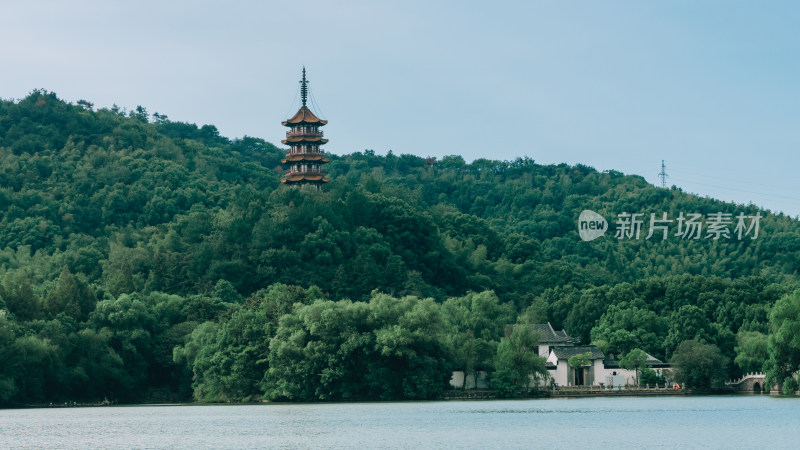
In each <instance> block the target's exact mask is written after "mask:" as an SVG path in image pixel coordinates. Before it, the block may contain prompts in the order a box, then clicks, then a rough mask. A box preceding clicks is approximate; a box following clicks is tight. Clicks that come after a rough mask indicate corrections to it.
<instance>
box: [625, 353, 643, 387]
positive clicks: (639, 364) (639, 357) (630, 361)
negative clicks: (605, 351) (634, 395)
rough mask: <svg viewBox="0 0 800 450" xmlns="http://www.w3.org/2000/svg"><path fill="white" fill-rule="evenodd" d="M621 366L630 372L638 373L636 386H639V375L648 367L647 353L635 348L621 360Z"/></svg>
mask: <svg viewBox="0 0 800 450" xmlns="http://www.w3.org/2000/svg"><path fill="white" fill-rule="evenodd" d="M619 364H620V365H621V366H622V367H623V368H625V369H628V370H633V371H635V373H636V385H637V386H639V375H640V373H641V372H642V370H643V369H645V368H646V367H647V353H645V352H644V350H641V349H638V348H635V349H633V350H631V351H629V352H628V353H627V354H626V355H625V356H623V357H622V358H621V359H620V360H619Z"/></svg>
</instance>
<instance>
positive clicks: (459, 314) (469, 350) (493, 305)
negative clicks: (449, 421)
mask: <svg viewBox="0 0 800 450" xmlns="http://www.w3.org/2000/svg"><path fill="white" fill-rule="evenodd" d="M442 314H443V317H444V320H445V324H446V325H447V328H448V329H447V332H446V333H445V338H444V339H445V342H446V343H447V346H448V351H449V352H450V354H451V355H452V357H453V364H454V365H455V367H456V368H457V369H460V370H462V371H464V375H465V376H464V383H466V379H467V375H469V374H472V375H473V376H474V377H476V378H475V379H477V372H478V371H481V370H486V371H492V369H493V363H494V361H493V360H494V355H495V354H496V353H497V344H498V343H499V341H500V339H502V337H503V333H504V330H505V327H506V325H507V324H509V323H511V322H513V321H514V309H513V306H512V305H510V304H501V303H500V299H499V298H498V297H497V295H496V294H495V293H494V292H492V291H485V292H481V293H469V294H467V295H466V296H464V297H451V298H449V299H447V300H446V301H445V302H444V303H443V304H442ZM463 387H464V386H463V385H462V388H463Z"/></svg>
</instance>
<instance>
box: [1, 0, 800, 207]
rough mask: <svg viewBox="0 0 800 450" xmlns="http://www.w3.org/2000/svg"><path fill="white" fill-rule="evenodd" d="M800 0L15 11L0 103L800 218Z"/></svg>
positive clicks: (47, 6)
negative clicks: (679, 193) (141, 116)
mask: <svg viewBox="0 0 800 450" xmlns="http://www.w3.org/2000/svg"><path fill="white" fill-rule="evenodd" d="M798 22H800V2H794V1H766V2H753V1H739V0H724V1H723V0H718V1H714V0H708V1H695V0H692V1H688V0H687V1H682V0H671V1H659V2H646V1H633V0H630V1H614V0H606V1H602V2H598V1H594V0H585V1H570V0H564V1H552V0H548V1H540V0H527V1H505V0H494V1H490V2H489V1H470V0H462V1H449V0H441V1H433V0H427V1H415V0H409V1H391V2H390V1H381V0H373V1H354V0H339V1H335V2H332V1H316V0H305V1H244V0H240V1H237V0H228V1H203V0H193V1H188V0H171V1H163V0H160V1H151V0H139V1H136V2H122V1H99V0H98V1H86V0H73V1H70V2H63V1H39V0H30V1H25V2H17V1H12V0H0V98H4V99H19V98H22V97H25V96H26V95H27V94H28V93H29V92H31V91H32V90H33V89H46V90H48V91H51V92H55V93H56V94H57V95H58V96H59V97H60V98H62V99H64V100H66V101H69V102H76V101H78V100H80V99H85V100H88V101H90V102H92V103H94V104H95V107H98V108H101V107H111V106H112V105H115V104H116V105H118V106H120V107H123V108H126V109H127V110H132V109H135V108H136V106H138V105H141V106H143V107H145V108H146V109H147V111H148V112H150V113H154V112H158V113H160V114H164V115H167V116H168V117H169V118H170V119H171V120H175V121H182V122H190V123H196V124H198V125H203V124H213V125H215V126H216V127H217V128H218V129H219V131H220V134H222V135H224V136H227V137H229V138H237V137H242V136H245V135H247V136H254V137H259V138H263V139H265V140H267V141H269V142H272V143H274V144H277V145H280V139H281V138H282V137H283V136H284V133H285V128H284V127H282V126H281V125H280V122H281V121H282V120H285V119H287V118H288V117H290V116H291V115H292V114H293V113H294V112H295V111H296V110H297V108H298V107H299V94H298V91H299V85H298V80H299V77H300V71H301V69H302V67H303V66H305V67H306V69H307V71H308V77H309V80H310V85H309V86H310V89H311V95H312V97H313V100H314V104H312V105H311V106H312V109H314V111H315V112H316V113H318V114H319V115H320V116H322V117H323V118H325V119H327V120H329V124H328V125H327V126H326V127H325V130H324V131H325V134H326V137H327V138H329V139H330V143H329V144H327V145H326V147H325V149H326V150H327V151H329V152H331V153H334V154H339V155H343V154H348V153H352V152H356V151H363V150H365V149H372V150H374V151H375V152H376V153H378V154H385V153H386V152H388V151H389V150H391V151H393V152H394V153H395V154H401V153H409V154H413V155H418V156H422V157H427V156H435V157H439V158H441V157H442V156H444V155H461V156H463V157H464V158H465V159H466V160H467V161H473V160H475V159H478V158H488V159H498V160H513V159H515V158H517V157H529V158H532V159H533V160H535V161H536V162H537V163H540V164H558V163H568V164H578V163H581V164H585V165H588V166H592V167H594V168H596V169H597V170H601V171H603V170H617V171H620V172H623V173H626V174H637V175H641V176H643V177H644V178H645V179H647V180H648V181H649V182H651V183H653V184H656V185H660V184H661V180H660V179H659V177H658V175H657V174H658V173H659V172H660V171H661V161H662V160H664V163H665V165H666V173H667V175H668V178H667V183H668V185H670V186H671V185H675V186H678V187H680V188H682V189H683V190H684V191H686V192H691V193H695V194H698V195H701V196H708V197H713V198H718V199H721V200H726V201H734V202H736V203H740V204H750V203H752V204H755V205H757V206H761V207H764V208H767V209H769V210H771V211H772V212H773V213H777V212H783V213H785V214H788V215H790V216H792V217H796V216H798V215H800V176H799V175H798V173H800V33H799V32H798Z"/></svg>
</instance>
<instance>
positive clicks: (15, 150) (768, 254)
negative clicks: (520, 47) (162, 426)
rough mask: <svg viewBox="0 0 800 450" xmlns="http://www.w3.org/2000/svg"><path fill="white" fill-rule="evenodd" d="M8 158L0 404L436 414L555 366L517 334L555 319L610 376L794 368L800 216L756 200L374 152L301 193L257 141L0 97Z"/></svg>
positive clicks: (117, 112) (157, 117)
mask: <svg viewBox="0 0 800 450" xmlns="http://www.w3.org/2000/svg"><path fill="white" fill-rule="evenodd" d="M419 153H422V154H424V153H425V149H419ZM0 155H2V158H0V205H1V206H2V207H0V226H2V228H1V230H2V231H1V232H0V361H2V362H3V364H2V365H0V403H2V404H5V405H8V404H25V403H41V402H48V401H62V400H73V401H98V400H102V399H104V398H107V399H109V400H113V401H126V402H131V401H144V400H148V401H153V400H186V399H192V398H194V399H197V400H203V401H243V400H259V399H275V400H334V399H403V398H434V397H436V396H438V395H439V394H440V393H441V392H442V390H443V389H444V388H445V387H446V385H447V381H448V380H449V376H450V372H451V371H452V370H464V371H465V372H474V371H476V370H487V371H489V372H490V373H491V374H493V377H494V380H495V382H496V385H497V386H498V387H500V388H501V389H505V392H509V394H508V395H514V392H515V389H516V388H515V386H518V385H515V384H514V382H515V381H516V380H518V378H519V376H520V373H522V372H521V371H523V372H524V371H530V372H533V373H535V372H537V371H539V370H540V364H541V361H539V360H537V359H536V358H533V357H531V356H530V348H531V347H532V346H533V342H528V341H526V340H525V339H526V338H523V337H521V336H515V335H514V334H513V333H511V334H509V335H506V329H507V327H506V326H507V325H509V324H515V323H518V324H523V325H524V324H532V323H543V322H547V321H549V322H551V323H552V324H553V326H554V327H555V328H557V329H561V328H564V329H566V331H567V332H568V333H569V334H570V335H572V336H575V337H577V338H579V339H580V340H581V341H582V342H584V343H590V342H591V343H595V344H597V345H599V346H601V347H602V348H603V350H604V351H605V352H606V353H607V354H609V355H615V356H616V357H621V356H624V355H627V354H628V353H630V352H631V351H632V350H634V349H641V350H643V351H646V352H648V353H650V354H651V355H654V356H656V357H658V358H662V359H665V360H669V359H672V358H678V360H680V357H683V356H685V355H686V354H696V355H708V354H709V353H708V352H709V351H710V352H711V353H710V354H713V355H716V354H717V353H715V352H718V355H719V358H717V357H716V356H713V355H712V356H713V357H709V358H710V359H709V360H710V361H712V363H713V364H710V365H709V367H711V368H712V369H713V373H714V374H715V375H714V377H715V378H713V379H714V380H717V379H718V377H722V378H723V379H724V378H726V377H735V376H738V375H740V374H741V373H743V372H748V371H753V370H757V369H758V370H760V369H762V368H763V369H768V370H769V373H770V375H771V376H772V377H773V378H772V379H773V380H774V381H777V382H781V383H783V382H784V381H786V380H787V379H788V378H791V375H792V373H794V372H795V371H796V370H797V369H798V365H799V364H800V358H798V357H797V354H800V344H798V343H797V342H796V339H793V336H797V335H798V334H800V333H798V330H797V323H800V316H799V315H798V312H797V311H798V306H797V304H798V303H799V302H798V300H797V299H798V298H800V294H798V292H799V291H798V289H800V277H798V269H800V229H799V228H798V221H797V220H796V219H793V218H790V217H787V216H784V215H782V214H773V213H771V212H769V211H763V210H760V209H758V208H757V207H755V206H753V205H735V204H731V203H725V202H721V201H717V200H713V199H709V198H701V197H697V196H695V195H691V194H687V193H684V192H682V191H681V190H680V189H678V188H674V187H673V188H671V189H661V188H656V187H654V186H652V185H649V184H648V183H647V182H645V180H644V179H642V178H641V177H638V176H629V175H623V174H622V173H619V172H614V171H609V172H598V171H596V170H594V169H592V168H591V167H587V166H582V165H577V166H568V165H566V164H561V165H539V164H536V163H535V162H534V161H533V160H530V159H517V160H515V161H492V160H486V159H480V160H476V161H474V162H471V163H467V162H465V161H464V160H463V159H462V158H461V157H459V156H446V157H443V158H441V159H436V158H422V157H419V156H413V155H406V154H404V155H395V154H393V153H391V152H389V154H387V155H385V156H381V155H377V154H375V152H373V151H371V150H364V151H361V152H353V153H350V154H346V155H343V156H338V155H331V163H330V164H328V167H329V174H330V177H331V178H332V179H333V181H332V182H331V183H329V184H328V185H327V186H326V187H325V189H324V190H323V191H321V192H317V191H314V190H310V189H284V188H282V187H281V186H280V181H279V180H280V178H281V172H282V166H281V164H280V160H281V158H282V156H283V151H282V150H280V149H278V148H277V147H275V146H273V145H272V144H270V143H268V142H265V141H264V140H261V139H258V138H252V137H243V138H241V139H233V140H231V139H228V138H225V137H223V136H220V135H219V133H218V132H217V130H216V128H215V127H213V126H212V125H204V126H201V127H198V126H196V125H193V124H186V123H181V122H174V121H170V120H169V119H168V118H167V116H164V115H162V114H153V115H150V114H149V113H148V112H147V111H146V110H145V109H144V108H141V107H139V108H137V109H136V110H134V111H124V110H121V109H120V108H116V107H114V108H111V109H95V108H94V106H93V105H92V104H91V103H89V102H87V101H79V102H78V103H77V104H70V103H67V102H64V101H62V100H60V99H59V98H58V97H57V96H56V95H55V94H53V93H50V92H46V91H34V92H33V93H31V94H30V95H29V96H28V97H26V98H24V99H21V100H18V101H10V100H2V101H0ZM584 209H590V210H593V211H596V212H598V213H600V214H601V215H603V216H604V217H607V218H609V219H610V220H611V221H613V220H614V218H615V217H616V215H617V214H619V213H624V212H637V213H638V212H641V213H644V214H645V216H646V217H649V215H650V213H657V214H661V213H662V212H667V213H668V214H669V215H670V217H677V216H678V214H679V213H680V212H683V213H699V214H703V215H706V214H712V213H716V212H722V213H730V214H732V216H734V217H735V216H736V215H737V214H739V213H743V214H746V215H748V216H754V215H756V214H760V215H761V216H762V218H761V222H760V232H759V235H758V237H757V238H753V237H754V236H753V235H752V233H751V235H749V236H745V237H744V238H742V239H736V238H735V236H734V237H733V238H731V239H724V238H723V239H718V240H714V239H705V238H701V239H682V238H681V237H680V236H670V237H669V238H668V239H652V238H651V239H645V238H644V234H643V236H642V237H641V238H639V239H616V238H614V236H613V234H612V233H608V235H607V236H605V237H603V238H600V239H596V240H594V241H591V242H583V241H581V240H580V238H579V237H578V233H577V226H576V220H577V217H578V215H579V214H580V212H581V211H582V210H584ZM509 329H511V328H509ZM513 329H514V330H516V329H519V327H517V328H513ZM793 333H794V334H793ZM687 342H689V343H688V344H687ZM693 343H696V344H693ZM714 349H716V350H714ZM765 363H766V365H765ZM712 369H710V370H712ZM530 372H529V373H530ZM703 379H704V380H706V379H709V378H703ZM714 383H715V384H713V385H712V384H709V387H714V386H716V385H717V384H716V381H714ZM788 383H789V384H790V385H791V382H788ZM790 387H791V386H790Z"/></svg>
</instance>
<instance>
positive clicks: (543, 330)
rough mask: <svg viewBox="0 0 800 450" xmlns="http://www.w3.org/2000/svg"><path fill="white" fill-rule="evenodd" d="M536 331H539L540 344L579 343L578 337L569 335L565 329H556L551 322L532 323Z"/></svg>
mask: <svg viewBox="0 0 800 450" xmlns="http://www.w3.org/2000/svg"><path fill="white" fill-rule="evenodd" d="M531 327H532V328H533V331H534V332H537V333H539V345H543V344H544V345H546V344H577V343H578V339H577V338H571V337H569V336H567V332H566V331H564V330H561V331H556V330H554V329H553V326H552V325H550V322H547V323H537V324H533V325H531Z"/></svg>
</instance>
